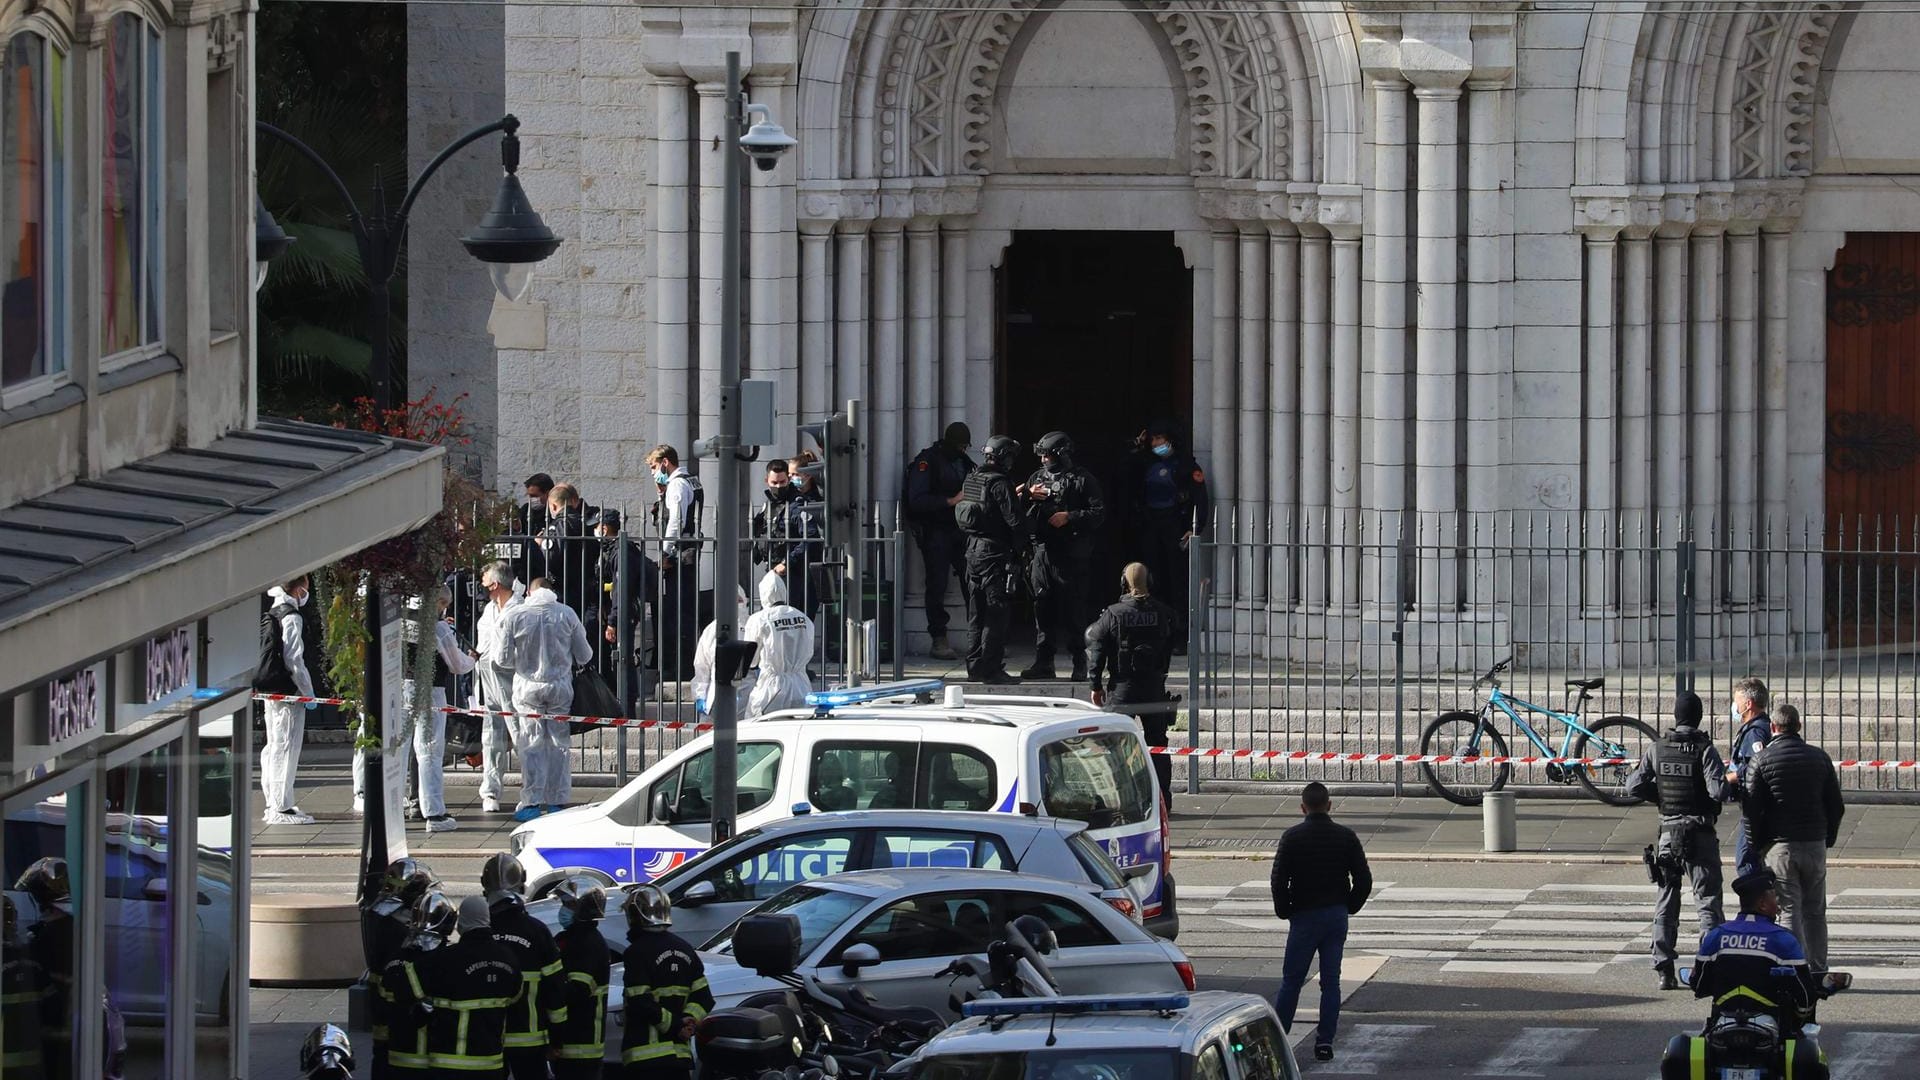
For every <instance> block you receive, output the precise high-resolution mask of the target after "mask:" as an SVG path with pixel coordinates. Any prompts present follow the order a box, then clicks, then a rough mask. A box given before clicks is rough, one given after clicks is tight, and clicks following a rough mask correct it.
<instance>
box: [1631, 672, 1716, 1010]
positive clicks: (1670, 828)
mask: <svg viewBox="0 0 1920 1080" xmlns="http://www.w3.org/2000/svg"><path fill="white" fill-rule="evenodd" d="M1704 711H1705V710H1704V708H1703V707H1702V705H1701V704H1700V695H1698V694H1695V693H1693V692H1692V691H1688V692H1686V693H1683V694H1681V695H1680V696H1679V698H1677V699H1676V700H1675V701H1674V705H1673V724H1674V726H1673V727H1672V728H1670V729H1668V731H1667V733H1666V734H1665V735H1662V736H1661V737H1660V741H1659V742H1658V743H1657V744H1655V745H1654V746H1652V747H1651V748H1649V749H1648V750H1647V752H1646V753H1645V754H1642V755H1641V757H1640V762H1639V764H1638V765H1636V766H1635V767H1634V770H1633V771H1632V772H1631V773H1628V774H1627V778H1626V780H1625V781H1624V786H1625V787H1626V790H1627V792H1628V794H1631V795H1634V796H1636V797H1638V798H1641V799H1648V800H1651V801H1653V802H1654V803H1656V804H1657V805H1658V806H1659V807H1660V836H1659V839H1658V841H1657V842H1656V844H1655V845H1654V846H1652V847H1651V848H1650V849H1649V850H1650V851H1651V852H1652V856H1651V858H1650V859H1649V861H1648V864H1647V869H1648V872H1649V873H1650V874H1652V875H1653V876H1654V878H1655V881H1654V884H1656V885H1658V886H1659V887H1660V895H1659V897H1658V899H1656V900H1655V901H1654V903H1653V942H1652V944H1651V946H1650V947H1649V951H1650V952H1651V953H1652V955H1653V971H1654V980H1655V981H1654V985H1655V986H1657V987H1659V988H1660V989H1661V990H1678V989H1680V979H1679V977H1678V976H1677V975H1676V974H1675V972H1674V970H1673V965H1674V960H1675V957H1676V956H1677V955H1678V954H1677V952H1676V942H1677V940H1678V938H1679V936H1680V886H1681V885H1682V884H1683V883H1685V882H1687V881H1691V882H1692V883H1693V897H1694V901H1695V903H1696V904H1697V905H1698V907H1699V909H1700V932H1701V933H1703V934H1704V933H1706V932H1707V931H1708V930H1711V929H1713V928H1714V927H1716V926H1718V925H1720V923H1721V922H1722V921H1723V920H1724V919H1725V917H1726V916H1725V911H1724V909H1723V908H1722V906H1721V900H1720V837H1719V835H1718V834H1717V833H1715V832H1714V822H1715V821H1717V820H1719V817H1720V805H1721V803H1723V802H1725V801H1726V797H1727V793H1726V785H1727V783H1728V781H1727V767H1726V764H1725V763H1724V762H1722V761H1721V760H1720V752H1719V751H1718V750H1715V749H1714V748H1713V739H1712V738H1711V737H1709V736H1708V735H1707V733H1706V732H1704V731H1702V730H1700V717H1701V714H1702V713H1703V712H1704Z"/></svg>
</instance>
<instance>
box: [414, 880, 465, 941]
mask: <svg viewBox="0 0 1920 1080" xmlns="http://www.w3.org/2000/svg"><path fill="white" fill-rule="evenodd" d="M412 910H413V921H412V922H411V923H410V924H409V927H408V928H409V929H411V930H412V931H413V932H414V933H416V934H432V935H434V936H435V937H440V938H446V937H451V936H452V935H453V928H454V925H455V923H457V922H458V921H459V917H460V916H459V912H457V911H456V910H454V906H453V903H452V902H451V901H449V900H448V899H447V894H446V893H443V892H441V891H440V890H439V889H431V890H429V891H427V892H424V893H422V894H420V898H419V899H418V900H415V901H414V902H413V909H412Z"/></svg>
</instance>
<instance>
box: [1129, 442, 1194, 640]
mask: <svg viewBox="0 0 1920 1080" xmlns="http://www.w3.org/2000/svg"><path fill="white" fill-rule="evenodd" d="M1173 436H1174V425H1173V423H1172V422H1171V421H1169V420H1155V421H1154V422H1153V423H1151V424H1149V425H1147V429H1146V430H1145V431H1142V432H1141V433H1140V437H1139V438H1138V439H1136V440H1135V441H1134V461H1133V465H1132V473H1133V476H1134V477H1135V481H1134V484H1135V486H1134V491H1133V516H1134V521H1135V522H1136V529H1137V532H1136V537H1137V539H1136V540H1135V543H1136V544H1138V545H1139V550H1140V561H1141V562H1143V563H1145V564H1146V565H1147V570H1148V571H1150V572H1151V573H1152V574H1153V580H1154V581H1155V582H1157V583H1158V584H1159V585H1160V589H1161V592H1162V593H1164V594H1165V596H1166V597H1167V603H1168V604H1169V605H1171V606H1172V608H1173V610H1174V611H1175V612H1176V613H1177V614H1178V615H1179V616H1180V623H1179V625H1178V627H1177V628H1176V630H1175V633H1174V638H1175V642H1174V648H1173V652H1174V655H1176V656H1180V655H1184V654H1185V653H1186V651H1187V642H1186V637H1187V631H1186V617H1187V548H1188V545H1189V543H1190V541H1191V540H1192V539H1193V537H1194V536H1195V535H1196V534H1198V533H1202V532H1205V531H1206V528H1207V513H1208V502H1207V474H1206V473H1205V472H1204V471H1203V470H1202V469H1201V468H1200V464H1199V462H1197V461H1195V460H1193V457H1192V456H1191V455H1189V454H1185V453H1182V452H1181V451H1180V449H1179V448H1178V447H1177V446H1175V445H1174V442H1173Z"/></svg>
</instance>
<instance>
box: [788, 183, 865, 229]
mask: <svg viewBox="0 0 1920 1080" xmlns="http://www.w3.org/2000/svg"><path fill="white" fill-rule="evenodd" d="M878 188H879V185H878V184H877V183H876V182H874V181H872V180H851V181H846V180H833V181H818V180H815V181H808V182H805V183H802V184H800V185H799V191H798V193H797V194H798V199H797V202H798V206H797V207H796V209H797V214H796V217H797V218H798V220H799V223H800V226H801V228H803V229H804V228H805V227H806V223H807V221H808V220H809V219H814V220H821V221H827V222H845V221H850V220H858V221H861V222H863V224H862V226H861V228H863V229H864V228H865V225H864V222H865V221H867V220H869V219H871V218H873V217H874V215H875V213H876V211H877V210H878V206H877V201H878Z"/></svg>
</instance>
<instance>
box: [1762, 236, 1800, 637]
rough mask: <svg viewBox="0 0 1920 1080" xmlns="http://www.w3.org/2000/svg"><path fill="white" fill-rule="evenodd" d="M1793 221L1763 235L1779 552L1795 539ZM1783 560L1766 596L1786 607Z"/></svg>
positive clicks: (1767, 440) (1768, 421)
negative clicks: (1790, 454) (1791, 501)
mask: <svg viewBox="0 0 1920 1080" xmlns="http://www.w3.org/2000/svg"><path fill="white" fill-rule="evenodd" d="M1793 225H1794V223H1793V222H1792V221H1775V220H1769V221H1768V222H1767V223H1766V225H1765V227H1764V228H1763V230H1762V231H1761V233H1760V262H1761V274H1762V277H1761V286H1760V295H1761V297H1762V300H1761V305H1762V307H1761V310H1762V311H1763V312H1764V315H1763V316H1762V318H1761V321H1760V355H1761V360H1760V365H1761V373H1760V380H1761V382H1760V386H1761V390H1760V405H1759V408H1760V431H1761V449H1760V460H1761V463H1762V473H1761V481H1760V489H1761V507H1762V509H1763V511H1764V514H1765V518H1766V537H1767V545H1768V546H1769V547H1772V548H1775V549H1780V548H1783V547H1784V546H1785V545H1786V542H1787V539H1788V537H1789V536H1791V535H1793V525H1792V522H1790V521H1789V520H1788V516H1787V425H1788V424H1790V423H1792V422H1793V421H1792V417H1791V416H1790V415H1789V399H1788V397H1787V354H1788V340H1789V339H1788V329H1789V325H1788V311H1789V310H1790V308H1789V303H1790V297H1791V295H1792V294H1791V290H1790V284H1791V281H1792V279H1791V277H1790V276H1789V275H1790V273H1791V269H1790V265H1789V254H1790V252H1791V250H1792V243H1793V233H1792V231H1791V230H1792V228H1793ZM1787 572H1788V571H1787V560H1786V557H1785V556H1784V555H1782V556H1779V557H1776V558H1774V559H1771V560H1769V562H1768V565H1767V579H1766V583H1765V585H1766V595H1767V599H1768V600H1770V601H1773V602H1775V603H1784V602H1785V600H1786V588H1787V579H1786V575H1787Z"/></svg>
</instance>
